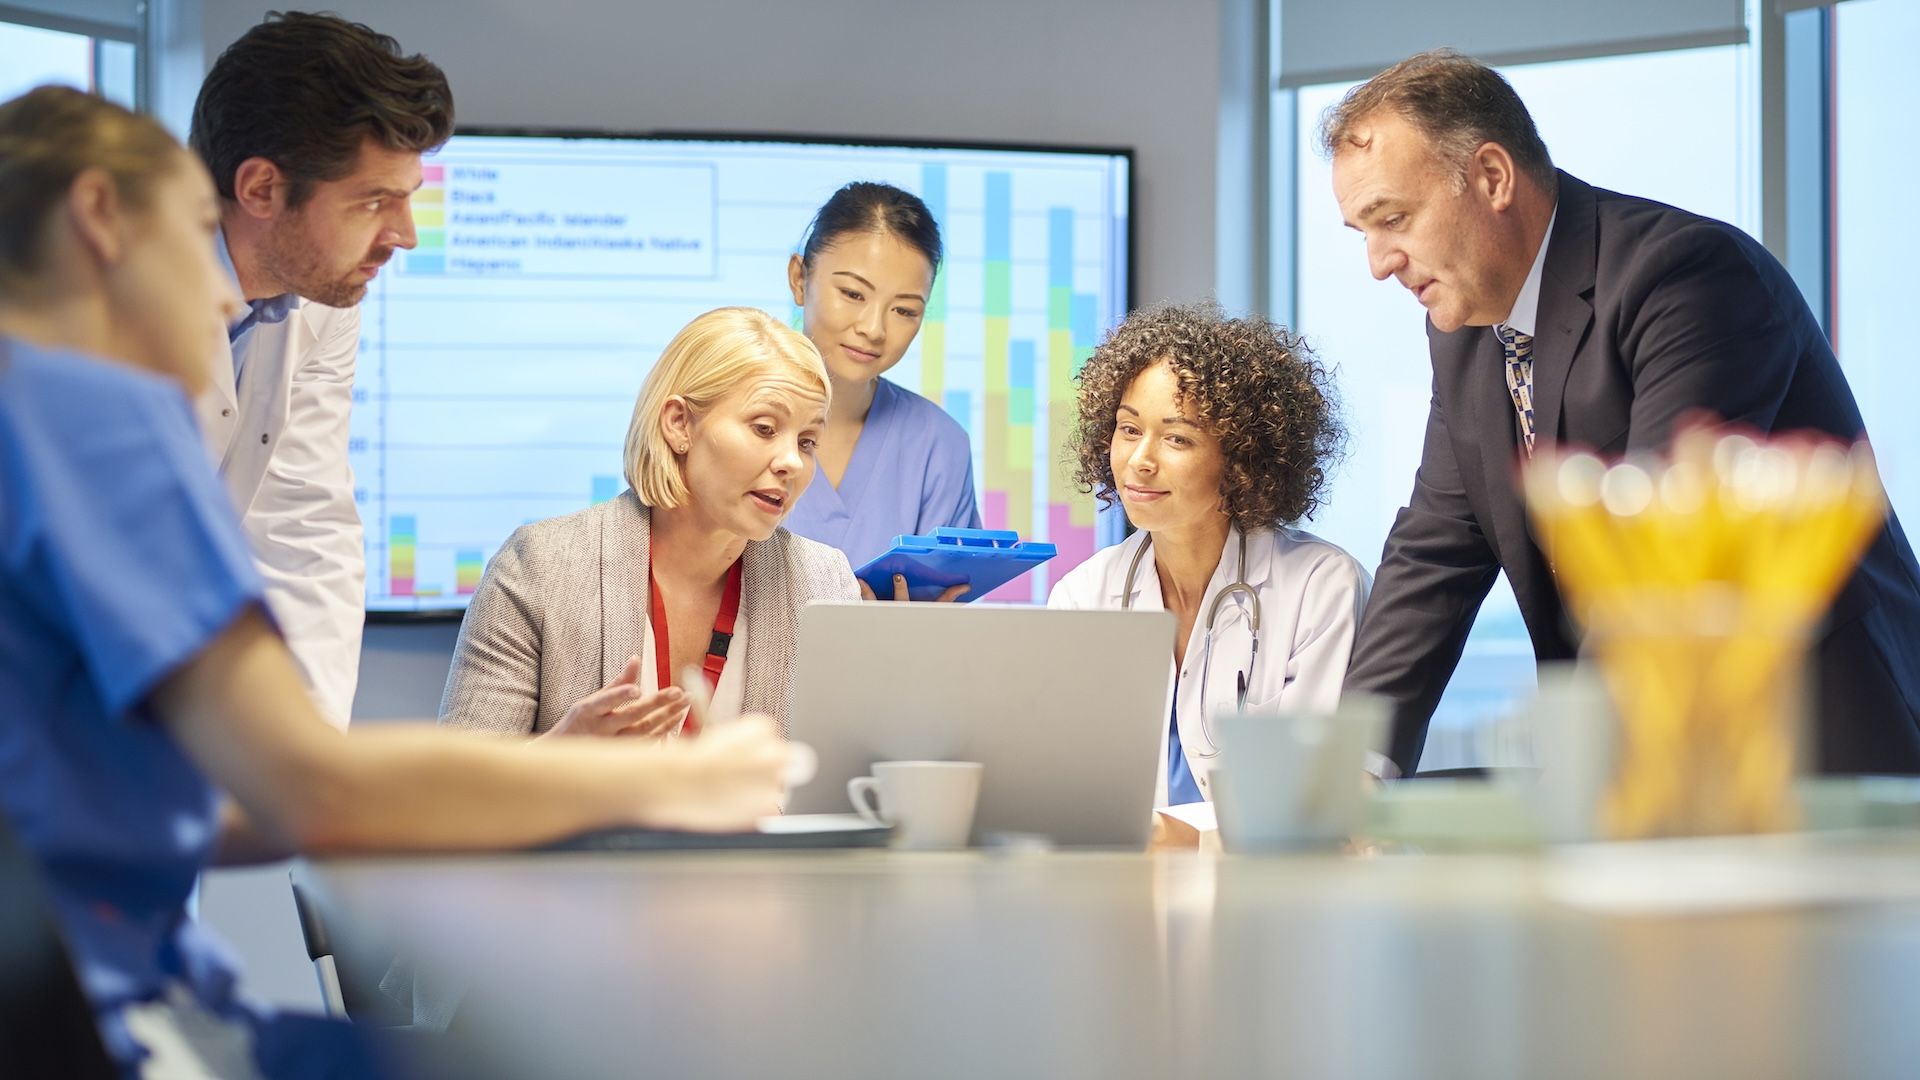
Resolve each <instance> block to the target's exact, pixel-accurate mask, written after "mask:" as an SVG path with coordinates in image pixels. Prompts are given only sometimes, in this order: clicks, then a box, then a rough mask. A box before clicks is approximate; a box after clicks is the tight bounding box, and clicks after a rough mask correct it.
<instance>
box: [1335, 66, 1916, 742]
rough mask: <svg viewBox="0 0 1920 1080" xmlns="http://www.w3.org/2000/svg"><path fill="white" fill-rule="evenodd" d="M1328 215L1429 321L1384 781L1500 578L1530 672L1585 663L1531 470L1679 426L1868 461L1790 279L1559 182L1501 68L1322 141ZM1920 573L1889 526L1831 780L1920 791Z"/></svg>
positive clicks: (1397, 73) (1378, 613)
mask: <svg viewBox="0 0 1920 1080" xmlns="http://www.w3.org/2000/svg"><path fill="white" fill-rule="evenodd" d="M1321 140H1322V146H1323V149H1324V150H1325V151H1326V153H1327V154H1328V155H1330V156H1331V158H1332V160H1333V188H1334V195H1335V197H1336V198H1337V199H1338V200H1339V203H1340V212H1341V214H1342V215H1343V216H1344V217H1345V219H1346V222H1347V224H1348V225H1350V226H1352V227H1353V228H1355V229H1357V230H1359V231H1360V232H1361V233H1362V234H1363V235H1364V236H1365V237H1366V242H1367V261H1368V264H1369V268H1370V269H1371V270H1372V272H1373V276H1374V277H1375V278H1377V279H1379V280H1382V281H1384V280H1386V279H1387V278H1389V277H1391V278H1394V279H1395V280H1397V281H1398V282H1399V283H1400V284H1401V285H1403V286H1405V287H1406V288H1408V289H1410V290H1412V292H1413V294H1414V296H1415V298H1416V299H1418V300H1419V302H1420V304H1421V306H1422V307H1424V308H1426V310H1427V342H1428V349H1429V352H1430V354H1431V359H1432V362H1433V400H1432V405H1431V408H1430V410H1429V412H1428V416H1427V431H1426V441H1425V446H1424V449H1423V451H1422V454H1421V460H1420V470H1419V472H1418V473H1416V474H1415V476H1414V481H1413V495H1412V498H1411V499H1410V500H1409V502H1408V504H1407V506H1405V507H1404V508H1402V509H1401V511H1400V513H1399V516H1398V517H1397V518H1396V519H1395V521H1394V524H1393V530H1392V532H1391V533H1390V534H1389V535H1388V537H1387V544H1386V551H1385V553H1384V554H1383V556H1382V558H1381V564H1380V572H1379V575H1378V576H1377V578H1376V580H1375V584H1374V589H1373V595H1372V598H1371V599H1370V601H1369V602H1368V604H1367V610H1366V614H1365V616H1364V618H1363V620H1362V622H1361V626H1360V634H1359V638H1358V640H1357V641H1356V643H1355V645H1354V654H1353V661H1352V663H1351V665H1350V666H1349V668H1348V672H1347V686H1348V687H1349V688H1353V689H1360V690H1369V691H1373V692H1375V693H1379V694H1381V695H1384V696H1385V697H1387V698H1389V699H1390V700H1392V701H1393V702H1394V703H1395V705H1396V716H1395V722H1394V733H1393V741H1392V744H1391V746H1390V748H1389V757H1391V758H1392V760H1393V762H1394V763H1395V764H1396V765H1397V766H1398V767H1399V768H1400V769H1401V770H1403V771H1408V772H1410V771H1412V770H1413V769H1415V768H1416V767H1418V765H1419V761H1420V751H1421V748H1422V746H1423V745H1424V744H1425V741H1426V730H1427V722H1428V720H1429V719H1430V718H1431V717H1432V715H1433V709H1434V706H1435V704H1436V703H1437V702H1438V701H1439V699H1440V695H1441V692H1442V691H1443V690H1444V689H1445V688H1446V684H1447V681H1448V679H1449V678H1451V677H1452V674H1453V669H1454V666H1455V665H1456V664H1457V663H1458V662H1459V659H1460V652H1461V649H1462V647H1463V646H1464V644H1465V642H1466V638H1467V633H1468V631H1469V630H1471V629H1472V626H1473V619H1474V615H1475V613H1476V612H1477V611H1478V610H1479V607H1480V604H1481V601H1482V600H1484V599H1485V597H1486V594H1487V590H1488V589H1489V588H1490V587H1491V586H1492V585H1493V581H1494V578H1495V577H1496V576H1497V575H1498V574H1499V572H1500V571H1502V570H1505V571H1506V574H1507V578H1508V581H1509V582H1510V583H1511V584H1512V586H1513V591H1514V595H1515V597H1516V598H1517V599H1518V600H1519V602H1520V612H1521V615H1522V616H1523V617H1524V618H1525V620H1526V624H1527V631H1528V634H1529V636H1530V637H1531V638H1532V641H1533V649H1534V655H1535V657H1536V658H1537V659H1538V660H1540V661H1543V662H1544V661H1552V660H1565V659H1570V658H1572V657H1573V656H1574V655H1575V654H1576V653H1577V652H1578V650H1579V640H1578V631H1577V630H1576V629H1574V628H1572V627H1571V626H1570V624H1569V622H1568V619H1567V616H1566V613H1565V611H1564V609H1563V606H1562V601H1561V596H1560V592H1559V588H1558V585H1557V583H1556V581H1555V579H1554V576H1553V570H1552V568H1551V567H1550V566H1549V565H1548V564H1547V561H1546V559H1545V558H1544V556H1543V555H1542V553H1541V550H1540V547H1539V544H1538V543H1537V541H1536V538H1535V537H1534V535H1533V533H1532V530H1531V529H1530V527H1529V524H1528V521H1527V518H1526V514H1525V512H1524V510H1523V508H1522V506H1521V501H1520V492H1519V490H1518V486H1517V466H1518V463H1519V462H1521V461H1523V460H1524V459H1525V458H1526V457H1528V456H1530V455H1531V454H1532V453H1533V452H1534V451H1535V449H1536V447H1538V446H1540V445H1542V444H1545V443H1566V444H1571V445H1578V446H1584V447H1591V448H1593V449H1595V450H1597V451H1598V452H1600V453H1601V454H1607V455H1617V454H1621V453H1626V452H1634V451H1657V450H1660V449H1661V448H1663V447H1664V446H1665V445H1666V443H1667V442H1668V440H1669V439H1670V438H1671V437H1672V435H1673V434H1674V430H1675V427H1676V425H1677V424H1678V423H1679V422H1680V421H1681V420H1682V419H1683V418H1684V417H1686V416H1687V415H1688V414H1689V413H1694V412H1696V411H1705V412H1709V413H1712V414H1714V415H1716V416H1718V417H1720V418H1722V419H1724V420H1726V421H1728V422H1730V423H1734V424H1740V425H1745V426H1747V427H1750V428H1756V429H1758V430H1761V431H1795V430H1810V431H1816V432H1822V433H1825V434H1827V435H1830V436H1834V437H1837V438H1841V439H1847V440H1852V439H1857V438H1860V437H1861V436H1862V435H1864V431H1863V427H1864V425H1863V424H1862V422H1861V419H1860V411H1859V408H1858V407H1857V406H1856V405H1855V404H1854V400H1853V393H1852V391H1851V390H1849V389H1848V387H1847V383H1846V379H1845V377H1844V376H1843V375H1842V373H1841V370H1840V365H1839V362H1838V361H1837V360H1835V359H1834V355H1833V351H1832V349H1831V348H1830V347H1829V346H1828V344H1827V340H1826V337H1825V336H1824V334H1823V333H1822V332H1821V330H1820V326H1819V323H1818V322H1817V321H1816V320H1815V319H1814V316H1813V313H1812V311H1810V310H1809V309H1808V307H1807V304H1806V301H1805V300H1804V299H1803V298H1802V297H1801V295H1800V292H1799V290H1798V288H1797V287H1796V286H1795V284H1794V282H1793V279H1792V278H1791V277H1789V276H1788V274H1787V272H1786V270H1785V269H1784V268H1783V267H1781V265H1780V264H1779V262H1778V261H1776V260H1775V259H1774V258H1773V256H1772V255H1770V254H1768V252H1767V250H1766V249H1765V248H1764V247H1762V246H1760V245H1759V244H1758V243H1756V242H1755V241H1754V240H1753V239H1752V238H1751V237H1749V236H1747V235H1746V234H1745V233H1743V232H1741V231H1740V230H1739V229H1736V228H1734V227H1732V226H1730V225H1727V224H1725V223H1723V222H1719V221H1713V220H1710V219H1708V218H1703V217H1699V216H1697V215H1694V214H1689V213H1686V212H1684V211H1681V210H1676V209H1674V208H1673V207H1670V206H1664V205H1661V204H1660V203H1655V202H1651V201H1648V200H1646V199H1637V198H1633V197H1631V196H1626V195H1620V194H1616V193H1614V192H1611V191H1605V190H1602V189H1600V188H1596V187H1591V186H1589V185H1587V184H1586V183H1583V182H1582V181H1580V180H1578V179H1576V178H1575V177H1573V176H1571V175H1569V174H1567V173H1565V172H1557V171H1555V169H1554V167H1553V163H1552V160H1551V158H1549V157H1548V156H1547V149H1546V146H1545V144H1544V143H1542V142H1541V140H1540V136H1539V134H1538V133H1537V132H1536V131H1535V130H1534V125H1533V119H1532V117H1531V116H1529V115H1528V113H1527V109H1526V106H1525V105H1524V104H1522V103H1521V101H1520V98H1519V96H1518V95H1517V94H1515V93H1514V91H1513V88H1512V87H1511V86H1509V85H1507V82H1506V80H1505V79H1503V78H1501V77H1500V75H1499V74H1498V73H1497V72H1494V71H1493V70H1491V69H1490V68H1487V67H1485V66H1484V65H1482V64H1480V63H1478V62H1477V61H1474V60H1472V59H1469V58H1467V57H1464V56H1461V55H1459V54H1458V53H1454V52H1452V51H1450V50H1439V51H1435V52H1429V53H1422V54H1420V55H1418V56H1414V57H1412V58H1410V59H1407V60H1404V61H1402V62H1400V63H1399V64H1396V65H1394V66H1393V67H1392V68H1389V69H1388V70H1386V71H1385V72H1382V73H1381V74H1380V75H1378V76H1376V77H1375V78H1373V79H1372V80H1371V81H1369V82H1367V83H1366V84H1364V85H1362V86H1360V87H1357V88H1356V89H1355V90H1353V91H1352V92H1351V93H1349V94H1348V95H1347V97H1346V99H1345V100H1343V101H1342V102H1340V103H1339V104H1338V105H1336V106H1334V107H1333V108H1332V109H1331V110H1329V111H1328V114H1327V116H1326V118H1325V121H1324V122H1323V124H1322V126H1321ZM1916 627H1920V567H1917V566H1916V564H1915V561H1914V554H1913V549H1912V548H1911V547H1909V546H1908V544H1907V540H1906V536H1905V534H1904V533H1903V532H1902V531H1901V529H1900V523H1899V521H1898V520H1897V519H1896V518H1894V517H1893V516H1892V514H1891V513H1889V515H1888V518H1887V522H1886V526H1885V528H1884V529H1882V530H1881V532H1880V534H1879V536H1878V537H1876V538H1875V540H1874V541H1873V544H1872V546H1871V547H1870V548H1869V549H1868V551H1867V553H1866V556H1865V558H1864V559H1863V560H1862V563H1861V565H1860V567H1859V569H1858V570H1857V571H1856V572H1855V574H1854V575H1853V577H1852V578H1851V580H1849V581H1848V582H1847V584H1846V586H1845V588H1844V589H1843V590H1842V591H1841V593H1840V596H1839V598H1838V599H1837V600H1836V601H1835V603H1834V605H1833V608H1832V611H1831V612H1830V613H1829V615H1828V619H1827V622H1826V624H1825V626H1824V628H1823V630H1822V632H1821V634H1820V636H1819V638H1818V640H1817V641H1816V642H1815V643H1814V645H1813V649H1812V656H1811V667H1812V675H1813V678H1814V681H1815V683H1816V694H1815V696H1814V699H1813V700H1814V705H1815V709H1816V716H1817V718H1818V727H1817V730H1816V731H1815V733H1814V740H1813V743H1812V746H1813V748H1814V751H1815V764H1817V765H1818V767H1819V768H1821V769H1822V770H1823V771H1827V772H1841V773H1857V772H1888V773H1920V634H1916V629H1915V628H1916Z"/></svg>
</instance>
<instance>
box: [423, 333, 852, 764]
mask: <svg viewBox="0 0 1920 1080" xmlns="http://www.w3.org/2000/svg"><path fill="white" fill-rule="evenodd" d="M831 393H832V391H831V389H830V384H829V381H828V376H827V369H826V365H825V364H823V363H822V362H821V360H820V354H819V352H818V351H817V350H816V349H815V348H814V347H813V344H812V343H811V342H809V341H808V340H807V339H806V337H805V336H804V335H802V334H801V333H800V332H799V331H796V330H793V329H792V328H790V327H787V326H784V325H782V324H781V323H780V322H779V321H777V320H775V319H774V318H773V317H772V316H770V315H768V314H767V313H765V312H763V311H759V310H757V309H753V308H720V309H718V310H715V311H709V312H707V313H706V314H704V315H702V316H700V317H699V318H697V319H695V320H693V322H691V323H689V324H687V326H686V328H685V329H683V330H681V331H680V333H679V334H677V335H675V337H674V339H673V341H672V342H670V343H669V344H668V345H667V348H666V351H665V352H664V353H662V354H661V356H660V361H659V363H658V364H657V365H656V366H655V367H654V369H653V371H652V372H651V373H650V374H649V375H648V376H647V380H646V383H645V385H644V386H642V387H641V389H640V398H639V401H638V402H636V403H635V405H634V410H633V421H632V423H631V424H630V425H629V426H628V429H627V444H626V478H627V483H628V484H629V485H631V486H630V488H629V489H628V490H627V491H626V492H625V493H624V494H622V495H621V496H620V497H619V498H617V499H613V500H610V501H608V502H604V503H601V504H599V505H597V506H594V507H591V508H589V509H586V510H582V511H580V512H578V513H574V514H569V515H566V516H564V517H559V518H552V519H549V520H547V521H542V522H536V523H534V524H532V525H527V526H524V527H522V528H520V529H519V530H517V531H516V532H515V533H514V534H513V536H512V537H511V538H509V539H508V541H507V543H506V545H505V546H503V547H502V548H501V549H500V552H499V554H497V555H495V556H494V558H493V561H492V563H490V564H489V565H488V567H487V572H486V576H485V577H484V578H483V579H482V580H481V582H480V587H479V589H478V590H477V591H476V592H475V593H474V596H473V601H472V604H471V606H469V607H468V609H467V617H466V623H465V625H463V626H462V627H461V630H460V643H459V646H458V647H457V648H456V649H455V652H454V659H453V670H452V673H451V674H450V675H449V677H448V679H447V690H446V696H445V698H444V699H443V700H442V702H441V706H440V720H441V722H442V723H444V724H449V725H453V726H457V727H468V728H478V729H483V730H487V731H492V732H498V733H501V734H513V735H536V736H550V735H572V734H588V735H661V734H667V733H672V732H680V733H683V734H685V733H691V731H690V727H691V725H692V724H693V722H694V719H693V718H692V717H689V716H688V715H687V712H688V710H687V699H686V696H685V694H684V693H683V691H682V690H681V689H680V688H679V687H678V686H677V685H675V684H676V683H677V682H678V678H677V676H678V674H679V673H680V672H682V671H684V670H686V669H687V668H688V667H697V668H700V669H701V670H702V671H703V672H704V676H705V678H706V680H707V682H708V684H709V689H710V690H712V692H713V695H714V709H715V711H716V712H717V713H720V714H724V715H731V714H734V713H738V712H764V713H766V714H768V715H770V716H772V717H774V719H775V722H776V724H777V725H778V727H779V729H780V730H781V731H782V732H783V733H784V732H785V731H786V728H787V711H788V706H789V703H790V701H791V698H792V694H791V691H790V685H791V679H790V676H791V673H792V670H793V656H794V636H795V631H796V625H797V621H798V616H799V612H800V609H801V608H802V607H804V606H806V604H807V602H808V601H811V600H858V599H860V590H859V587H858V585H857V584H855V582H854V578H853V571H852V569H851V568H850V567H849V566H848V565H847V560H846V556H844V555H842V554H841V553H840V552H839V551H837V550H835V549H833V548H830V547H827V546H826V545H825V544H820V543H816V542H814V541H811V540H806V539H802V538H801V537H798V536H793V535H791V534H790V533H788V532H787V530H785V529H784V528H781V527H780V526H781V522H782V521H783V520H785V518H786V516H787V514H788V513H789V512H790V511H791V510H792V508H793V504H794V502H795V501H796V500H797V499H799V498H800V495H801V493H802V492H804V491H806V490H807V486H808V485H809V484H810V483H812V482H813V478H814V473H815V470H816V464H815V460H814V455H815V453H816V451H817V449H818V445H819V441H820V433H821V429H822V428H823V427H825V425H826V420H827V407H828V402H829V399H830V397H831Z"/></svg>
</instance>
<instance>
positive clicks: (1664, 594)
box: [1524, 429, 1886, 839]
mask: <svg viewBox="0 0 1920 1080" xmlns="http://www.w3.org/2000/svg"><path fill="white" fill-rule="evenodd" d="M1524 483H1525V492H1526V500H1527V509H1528V513H1529V514H1530V515H1531V516H1532V518H1533V521H1534V523H1535V526H1536V529H1537V531H1538V533H1539V535H1540V537H1541V539H1542V541H1543V545H1544V547H1545V550H1546V553H1547V557H1548V559H1549V561H1550V562H1551V563H1552V565H1553V568H1554V574H1555V576H1556V578H1557V579H1558V581H1559V583H1560V587H1561V591H1562V594H1563V595H1564V596H1565V597H1566V599H1567V603H1568V608H1569V612H1570V614H1572V616H1573V617H1574V619H1575V620H1576V621H1577V622H1578V623H1579V624H1580V625H1581V627H1582V628H1583V630H1584V631H1585V633H1586V640H1587V645H1588V649H1589V651H1590V652H1591V653H1592V654H1593V655H1594V656H1595V657H1596V658H1597V659H1598V661H1599V664H1600V670H1601V674H1602V677H1603V678H1604V679H1605V681H1606V683H1607V687H1608V690H1609V692H1610V693H1611V695H1612V697H1613V699H1614V705H1615V709H1616V711H1617V712H1618V714H1619V720H1620V724H1619V730H1618V741H1617V745H1616V753H1615V757H1614V761H1615V771H1614V775H1613V778H1612V781H1611V783H1610V785H1609V787H1608V789H1607V792H1606V795H1605V797H1604V799H1605V801H1604V804H1603V805H1602V806H1601V807H1600V822H1601V826H1602V828H1603V829H1604V831H1605V833H1606V834H1607V835H1609V836H1612V837H1615V838H1621V839H1625V838H1634V837H1649V836H1697V835H1707V834H1720V833H1748V832H1769V831H1775V830H1780V829H1789V828H1793V827H1794V826H1795V825H1796V824H1797V823H1798V809H1797V806H1796V804H1795V801H1794V797H1793V780H1794V776H1795V773H1796V771H1797V768H1798V762H1799V758H1800V757H1801V753H1802V751H1801V742H1802V740H1803V733H1804V728H1805V724H1804V716H1805V701H1806V697H1805V692H1804V684H1803V680H1802V678H1801V673H1802V671H1803V670H1804V667H1805V657H1806V650H1807V645H1808V641H1809V637H1810V633H1811V631H1812V630H1813V628H1814V626H1815V625H1816V624H1817V623H1818V621H1819V620H1820V619H1821V618H1822V616H1824V615H1825V614H1826V611H1827V608H1828V606H1829V605H1830V604H1831V603H1832V601H1833V598H1834V596H1835V594H1836V593H1837V592H1838V591H1839V589H1840V587H1841V585H1842V584H1844V582H1845V581H1846V578H1847V575H1848V574H1849V573H1850V572H1851V570H1852V569H1853V566H1854V564H1855V563H1856V562H1857V561H1858V560H1859V558H1860V555H1861V553H1862V552H1863V551H1864V550H1865V549H1866V546H1867V544H1868V543H1870V542H1871V541H1872V539H1873V536H1874V535H1875V533H1876V532H1877V531H1878V530H1879V527H1880V525H1881V522H1882V519H1883V518H1884V517H1885V515H1886V493H1885V491H1884V490H1883V489H1882V488H1881V486H1880V479H1879V473H1878V471H1877V469H1876V468H1875V466H1874V462H1873V455H1872V453H1871V451H1870V450H1868V448H1867V446H1866V444H1865V443H1860V444H1858V445H1855V446H1852V447H1848V446H1845V445H1842V444H1840V443H1836V442H1829V441H1817V440H1813V439H1808V438H1804V437H1786V438H1779V439H1764V440H1763V439H1758V438H1754V437H1752V436H1748V435H1744V434H1728V433H1726V432H1725V431H1714V430H1709V429H1695V430H1692V431H1689V432H1687V433H1684V434H1682V435H1680V436H1679V437H1678V438H1677V439H1676V440H1675V442H1674V445H1673V448H1672V450H1671V453H1670V454H1669V455H1668V456H1667V457H1665V458H1663V459H1639V458H1629V459H1627V460H1625V461H1620V462H1615V463H1608V462H1604V461H1602V460H1601V459H1599V458H1597V457H1595V456H1593V455H1591V454H1584V453H1568V452H1560V451H1555V450H1552V449H1544V448H1543V450H1542V452H1541V453H1539V454H1537V455H1536V456H1535V457H1534V458H1533V459H1532V460H1531V461H1530V462H1528V464H1527V467H1526V470H1525V473H1524Z"/></svg>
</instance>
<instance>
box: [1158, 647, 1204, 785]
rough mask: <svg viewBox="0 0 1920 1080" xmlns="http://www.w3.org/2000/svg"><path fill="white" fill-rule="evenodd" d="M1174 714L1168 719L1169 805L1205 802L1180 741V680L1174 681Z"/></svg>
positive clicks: (1183, 745) (1185, 749)
mask: <svg viewBox="0 0 1920 1080" xmlns="http://www.w3.org/2000/svg"><path fill="white" fill-rule="evenodd" d="M1173 700H1174V706H1173V713H1172V714H1171V715H1170V716H1169V717H1168V718H1167V805H1168V806H1182V805H1185V804H1186V803H1197V802H1205V801H1206V798H1207V797H1206V796H1205V795H1202V794H1200V783H1199V781H1197V780H1195V779H1194V778H1193V767H1192V766H1190V765H1188V764H1187V747H1186V744H1184V743H1182V742H1181V741H1180V704H1179V702H1180V680H1179V678H1177V677H1176V678H1175V679H1174V680H1173Z"/></svg>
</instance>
